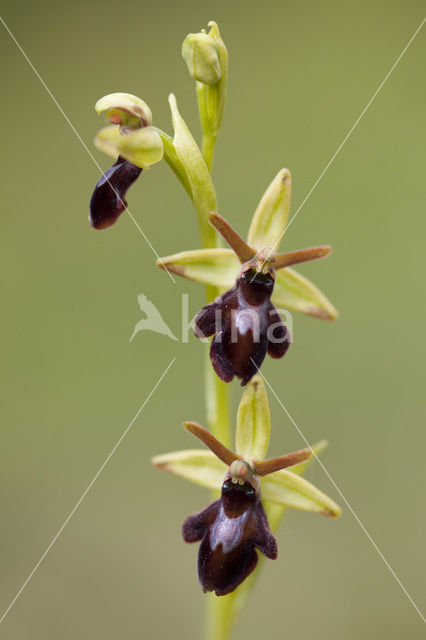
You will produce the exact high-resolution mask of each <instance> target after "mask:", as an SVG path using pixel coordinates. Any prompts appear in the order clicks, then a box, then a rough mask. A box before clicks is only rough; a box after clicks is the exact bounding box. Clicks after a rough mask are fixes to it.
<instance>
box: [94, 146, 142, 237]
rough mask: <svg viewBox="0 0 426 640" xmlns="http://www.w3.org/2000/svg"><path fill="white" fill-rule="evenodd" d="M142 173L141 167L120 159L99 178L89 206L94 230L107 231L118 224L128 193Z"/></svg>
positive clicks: (125, 205)
mask: <svg viewBox="0 0 426 640" xmlns="http://www.w3.org/2000/svg"><path fill="white" fill-rule="evenodd" d="M141 172H142V169H141V168H140V167H136V166H135V165H134V164H132V163H131V162H129V161H128V160H125V159H124V158H121V157H119V158H118V160H117V161H116V162H115V163H114V164H113V165H112V167H110V168H109V169H108V170H107V171H105V173H104V174H103V175H102V176H101V177H100V178H99V180H98V182H97V184H96V186H95V189H94V191H93V194H92V197H91V199H90V206H89V211H90V214H89V220H90V224H91V225H92V227H93V228H94V229H98V230H99V229H107V228H108V227H111V226H112V225H113V224H115V223H116V222H117V220H118V218H119V217H120V215H121V214H122V213H123V211H124V210H125V209H126V207H127V202H126V199H125V196H126V193H127V191H128V189H129V188H130V187H131V186H132V184H133V183H134V182H135V180H137V179H138V178H139V176H140V174H141Z"/></svg>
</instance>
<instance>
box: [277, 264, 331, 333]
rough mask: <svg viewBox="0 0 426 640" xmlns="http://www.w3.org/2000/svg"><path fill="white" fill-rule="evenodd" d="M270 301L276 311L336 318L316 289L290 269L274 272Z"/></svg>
mask: <svg viewBox="0 0 426 640" xmlns="http://www.w3.org/2000/svg"><path fill="white" fill-rule="evenodd" d="M271 301H272V302H273V303H274V305H275V306H276V307H277V308H278V309H281V308H282V309H289V310H290V311H298V312H300V313H307V314H308V315H311V316H316V317H317V318H323V319H324V320H335V319H336V318H337V316H338V313H337V311H336V309H335V308H334V307H333V305H332V304H331V302H330V301H329V300H328V298H326V297H325V295H324V294H323V293H322V292H321V291H320V290H319V289H318V287H316V286H315V285H314V284H313V283H312V282H311V281H310V280H308V279H307V278H305V277H304V276H301V275H300V273H297V271H294V269H291V268H290V267H287V268H286V269H280V270H279V271H277V272H276V274H275V285H274V291H273V293H272V297H271Z"/></svg>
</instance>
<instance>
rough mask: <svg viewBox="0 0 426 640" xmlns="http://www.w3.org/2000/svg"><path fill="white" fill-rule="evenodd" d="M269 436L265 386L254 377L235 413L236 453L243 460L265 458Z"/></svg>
mask: <svg viewBox="0 0 426 640" xmlns="http://www.w3.org/2000/svg"><path fill="white" fill-rule="evenodd" d="M270 435H271V416H270V413H269V404H268V397H267V395H266V389H265V385H264V383H263V379H262V377H261V376H260V375H255V376H253V378H252V379H251V380H250V382H249V383H248V384H247V386H246V387H244V392H243V395H242V397H241V402H240V404H239V407H238V413H237V428H236V434H235V442H236V452H237V453H238V455H240V456H242V457H243V458H244V459H245V460H263V459H264V458H266V452H267V450H268V445H269V438H270Z"/></svg>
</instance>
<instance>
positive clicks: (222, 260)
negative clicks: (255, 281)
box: [157, 249, 241, 290]
mask: <svg viewBox="0 0 426 640" xmlns="http://www.w3.org/2000/svg"><path fill="white" fill-rule="evenodd" d="M157 266H158V267H160V268H164V267H166V268H167V269H168V270H169V271H171V272H172V273H176V274H177V275H179V276H182V277H183V278H187V279H188V280H194V281H195V282H201V283H202V284H206V285H212V286H214V287H218V288H219V289H222V290H226V289H230V288H231V287H232V286H233V285H234V284H235V279H236V278H237V276H238V273H239V271H240V268H241V265H240V261H239V260H238V258H237V256H236V255H235V253H234V252H233V251H232V249H195V250H193V251H182V252H180V253H175V254H173V255H171V256H166V257H165V258H160V259H159V260H157Z"/></svg>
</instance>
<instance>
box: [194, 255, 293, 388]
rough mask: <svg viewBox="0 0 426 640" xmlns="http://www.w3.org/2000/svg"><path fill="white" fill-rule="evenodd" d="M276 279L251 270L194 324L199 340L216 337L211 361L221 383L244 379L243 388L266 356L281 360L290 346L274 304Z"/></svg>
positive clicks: (247, 270)
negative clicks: (272, 300)
mask: <svg viewBox="0 0 426 640" xmlns="http://www.w3.org/2000/svg"><path fill="white" fill-rule="evenodd" d="M273 288H274V277H273V274H271V272H269V273H262V272H259V271H256V269H255V268H252V267H249V268H247V269H246V270H243V272H242V273H241V275H240V276H239V278H238V279H237V281H236V283H235V285H234V286H233V287H232V289H230V290H229V291H227V292H226V293H224V294H223V295H222V296H221V297H220V298H217V299H216V300H215V301H214V302H212V303H211V304H208V305H206V306H205V307H203V308H202V309H201V311H200V312H199V313H198V314H197V316H196V317H195V321H194V333H195V335H196V336H197V337H199V338H203V337H209V336H212V335H214V338H213V341H212V344H211V347H210V359H211V362H212V365H213V368H214V370H215V371H216V373H217V375H218V376H219V378H220V379H221V380H223V381H224V382H230V381H231V380H232V379H233V377H234V376H237V377H238V378H241V385H242V386H244V385H246V384H247V382H248V381H249V380H250V378H252V377H253V376H254V374H255V373H256V372H257V371H258V369H259V368H260V366H261V365H262V362H263V360H264V359H265V356H266V353H269V355H270V356H272V357H273V358H282V357H283V356H284V354H285V353H286V351H287V349H288V347H289V346H290V343H291V338H290V334H289V331H288V329H287V327H286V326H285V324H284V323H283V321H282V320H281V316H280V315H279V313H278V311H277V310H276V308H275V307H274V305H273V304H272V302H271V299H270V298H271V295H272V291H273Z"/></svg>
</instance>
